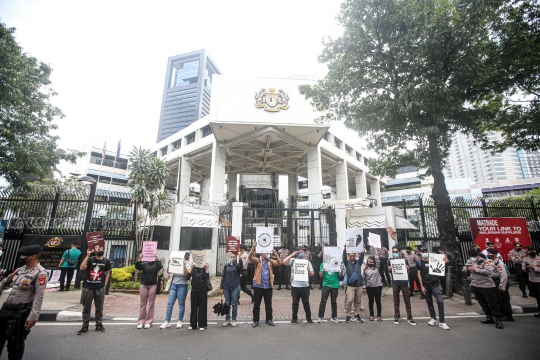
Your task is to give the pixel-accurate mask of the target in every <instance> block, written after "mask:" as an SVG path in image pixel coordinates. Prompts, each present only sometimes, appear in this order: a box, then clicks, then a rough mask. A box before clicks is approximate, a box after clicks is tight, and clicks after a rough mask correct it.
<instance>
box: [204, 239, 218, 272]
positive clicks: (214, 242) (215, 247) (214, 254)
mask: <svg viewBox="0 0 540 360" xmlns="http://www.w3.org/2000/svg"><path fill="white" fill-rule="evenodd" d="M218 232H219V228H212V248H211V250H207V251H206V262H207V263H208V264H209V265H210V268H209V272H210V276H216V264H217V250H218V236H219V235H218ZM208 256H210V259H209V258H208Z"/></svg>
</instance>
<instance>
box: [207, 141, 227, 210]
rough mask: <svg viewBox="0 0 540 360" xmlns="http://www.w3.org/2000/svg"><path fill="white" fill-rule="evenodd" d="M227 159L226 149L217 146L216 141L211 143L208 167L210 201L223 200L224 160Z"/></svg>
mask: <svg viewBox="0 0 540 360" xmlns="http://www.w3.org/2000/svg"><path fill="white" fill-rule="evenodd" d="M226 159H227V152H226V149H225V148H224V147H222V146H219V144H218V143H217V141H214V144H213V145H212V165H211V168H210V197H209V201H210V202H217V203H222V202H223V193H224V191H225V161H226Z"/></svg>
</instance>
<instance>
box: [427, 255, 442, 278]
mask: <svg viewBox="0 0 540 360" xmlns="http://www.w3.org/2000/svg"><path fill="white" fill-rule="evenodd" d="M429 275H436V276H444V275H445V274H444V254H429Z"/></svg>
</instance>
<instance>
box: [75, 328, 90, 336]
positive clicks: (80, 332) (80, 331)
mask: <svg viewBox="0 0 540 360" xmlns="http://www.w3.org/2000/svg"><path fill="white" fill-rule="evenodd" d="M85 332H88V326H83V327H82V328H81V330H79V332H78V333H77V335H82V334H84V333H85Z"/></svg>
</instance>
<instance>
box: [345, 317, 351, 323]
mask: <svg viewBox="0 0 540 360" xmlns="http://www.w3.org/2000/svg"><path fill="white" fill-rule="evenodd" d="M345 322H346V323H347V324H348V323H350V322H351V317H350V316H347V318H346V319H345Z"/></svg>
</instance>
